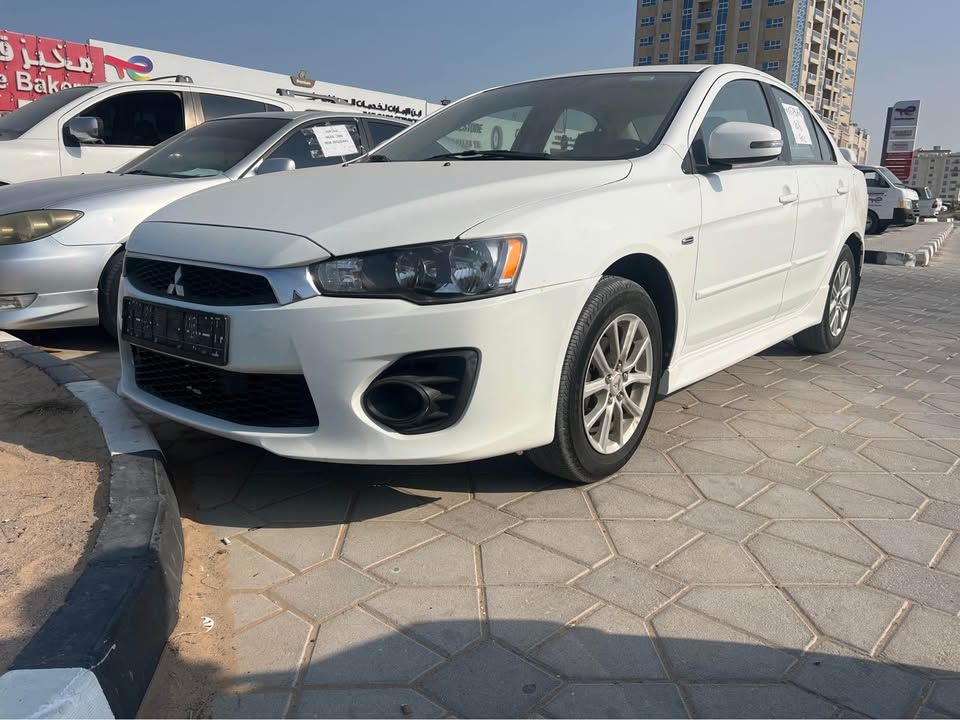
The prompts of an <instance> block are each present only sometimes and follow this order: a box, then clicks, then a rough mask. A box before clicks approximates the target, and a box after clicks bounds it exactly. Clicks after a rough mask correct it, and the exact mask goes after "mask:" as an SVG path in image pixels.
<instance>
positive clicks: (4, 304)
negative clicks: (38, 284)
mask: <svg viewBox="0 0 960 720" xmlns="http://www.w3.org/2000/svg"><path fill="white" fill-rule="evenodd" d="M36 299H37V294H36V293H26V294H24V295H0V310H22V309H23V308H25V307H30V306H31V305H32V304H33V301H34V300H36Z"/></svg>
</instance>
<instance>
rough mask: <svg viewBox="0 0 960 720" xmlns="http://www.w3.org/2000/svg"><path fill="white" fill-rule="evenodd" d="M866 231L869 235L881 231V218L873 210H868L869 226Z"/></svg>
mask: <svg viewBox="0 0 960 720" xmlns="http://www.w3.org/2000/svg"><path fill="white" fill-rule="evenodd" d="M864 232H866V234H867V235H876V234H877V233H878V232H880V218H879V217H877V214H876V213H875V212H874V211H873V210H867V226H866V228H865V230H864Z"/></svg>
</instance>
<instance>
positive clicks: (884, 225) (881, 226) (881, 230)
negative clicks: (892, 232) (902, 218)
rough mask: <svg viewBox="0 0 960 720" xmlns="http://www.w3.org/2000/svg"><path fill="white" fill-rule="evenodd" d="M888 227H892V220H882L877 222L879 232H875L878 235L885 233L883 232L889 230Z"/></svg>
mask: <svg viewBox="0 0 960 720" xmlns="http://www.w3.org/2000/svg"><path fill="white" fill-rule="evenodd" d="M888 227H890V221H889V220H881V221H880V222H878V223H877V232H876V233H875V234H876V235H883V233H885V232H886V231H887V228H888Z"/></svg>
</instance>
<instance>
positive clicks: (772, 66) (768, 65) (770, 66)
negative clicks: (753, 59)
mask: <svg viewBox="0 0 960 720" xmlns="http://www.w3.org/2000/svg"><path fill="white" fill-rule="evenodd" d="M760 69H761V70H763V71H764V72H773V71H774V70H779V69H780V61H779V60H773V61H770V62H765V63H761V65H760Z"/></svg>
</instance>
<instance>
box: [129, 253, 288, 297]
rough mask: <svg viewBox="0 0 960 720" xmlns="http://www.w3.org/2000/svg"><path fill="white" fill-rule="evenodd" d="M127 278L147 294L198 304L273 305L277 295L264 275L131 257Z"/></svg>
mask: <svg viewBox="0 0 960 720" xmlns="http://www.w3.org/2000/svg"><path fill="white" fill-rule="evenodd" d="M124 272H125V273H126V276H127V280H129V281H130V284H131V285H133V286H134V287H135V288H136V289H137V290H139V291H140V292H144V293H147V294H148V295H160V296H162V297H167V298H174V299H176V300H183V301H184V302H189V303H197V304H198V305H221V306H222V305H273V304H274V303H276V302H277V297H276V295H275V294H274V292H273V288H272V287H271V286H270V281H269V280H267V278H265V277H264V276H263V275H255V274H254V273H247V272H238V271H236V270H223V269H222V268H212V267H205V266H203V265H184V264H182V263H176V262H169V261H166V260H151V259H149V258H139V257H128V258H127V260H126V266H125V270H124Z"/></svg>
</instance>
